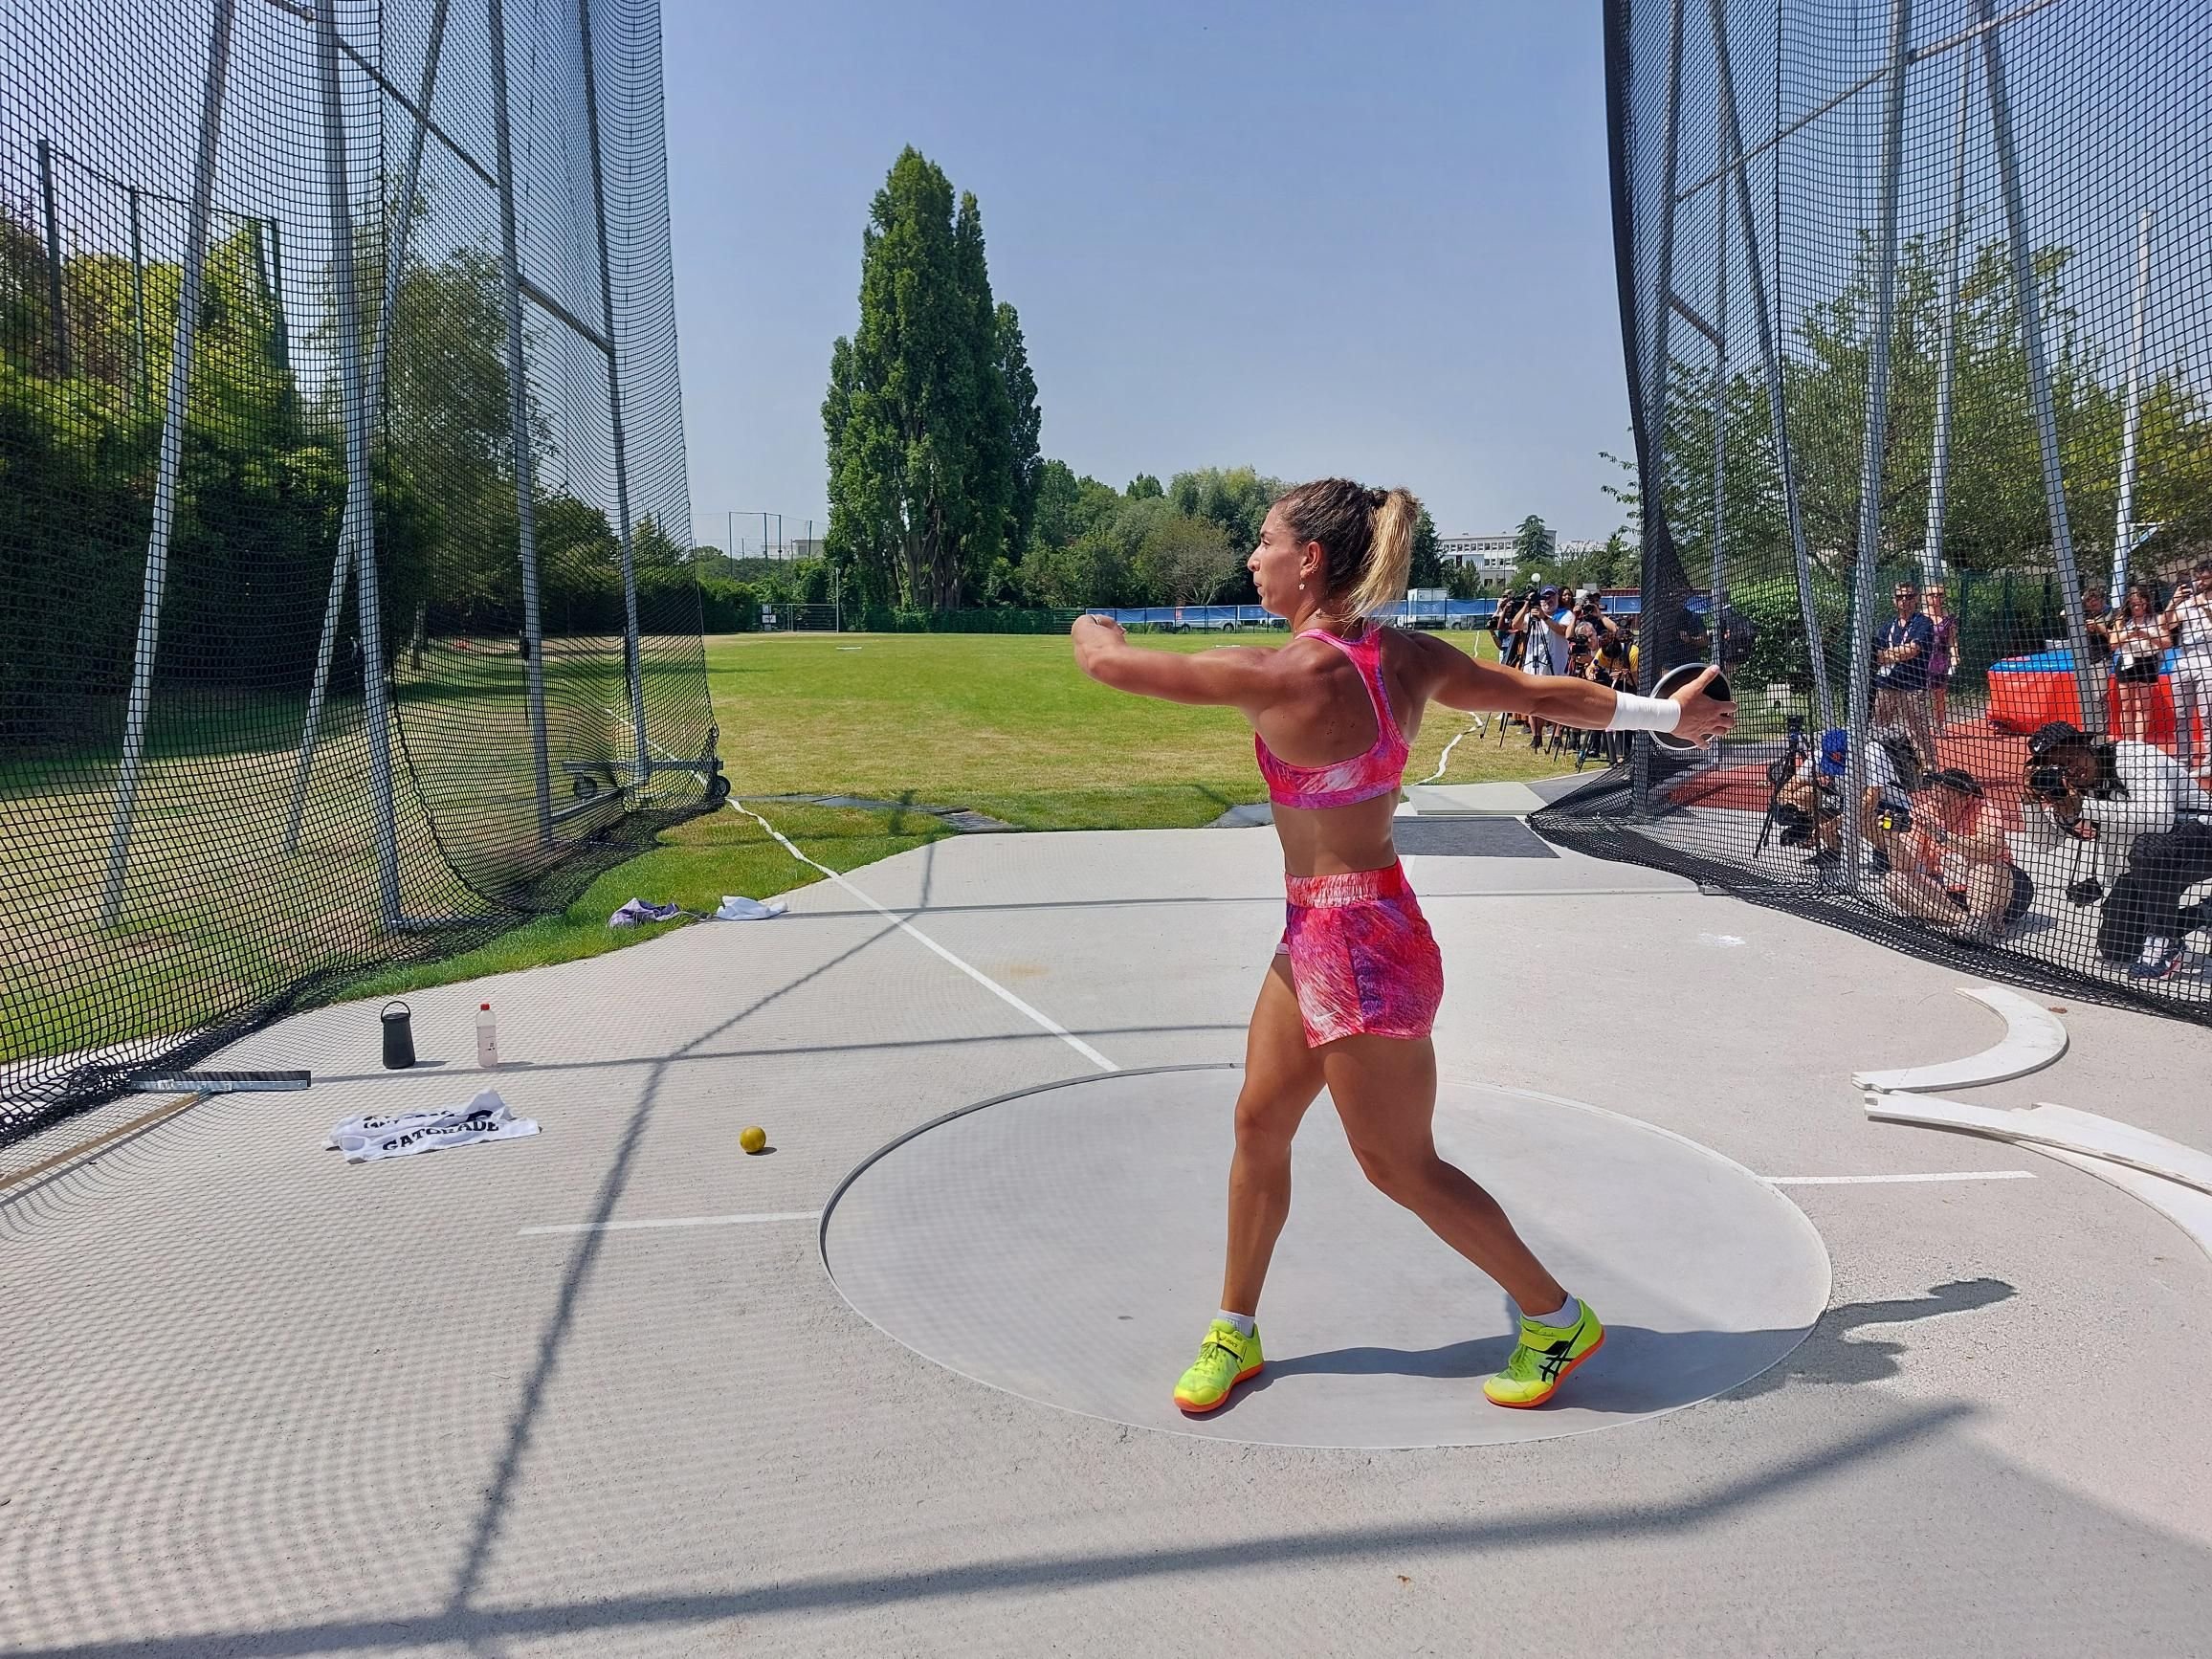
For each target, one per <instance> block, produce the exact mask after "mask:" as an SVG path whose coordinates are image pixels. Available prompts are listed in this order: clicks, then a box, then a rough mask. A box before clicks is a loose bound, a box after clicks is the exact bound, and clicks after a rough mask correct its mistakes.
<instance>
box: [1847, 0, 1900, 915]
mask: <svg viewBox="0 0 2212 1659" xmlns="http://www.w3.org/2000/svg"><path fill="white" fill-rule="evenodd" d="M1912 34H1913V0H1891V9H1890V80H1889V86H1888V88H1887V90H1886V91H1885V92H1884V94H1883V99H1882V154H1881V162H1880V178H1881V190H1882V196H1881V205H1880V208H1879V210H1878V212H1879V218H1878V220H1877V223H1876V226H1875V231H1874V260H1875V265H1874V323H1873V338H1872V340H1871V341H1870V342H1869V353H1868V355H1869V363H1868V365H1867V431H1866V450H1865V453H1863V454H1862V456H1861V457H1860V466H1859V557H1858V568H1857V570H1856V572H1855V574H1854V579H1853V581H1852V585H1851V631H1850V636H1849V644H1850V652H1851V690H1850V698H1851V700H1850V731H1851V739H1850V751H1849V762H1848V764H1847V767H1846V771H1847V778H1846V780H1845V793H1844V813H1845V820H1844V821H1845V823H1846V824H1847V825H1848V824H1850V823H1852V822H1854V821H1855V820H1856V817H1857V814H1858V810H1859V802H1860V800H1861V799H1862V798H1863V797H1864V795H1865V793H1866V788H1867V745H1868V742H1869V732H1868V729H1867V711H1868V705H1869V702H1871V700H1872V692H1873V683H1872V681H1873V675H1872V672H1871V670H1872V662H1871V650H1870V646H1869V634H1870V631H1871V630H1872V627H1873V620H1874V575H1875V571H1876V568H1877V567H1878V566H1879V564H1881V559H1882V474H1883V471H1884V468H1883V462H1884V460H1885V459H1886V458H1887V453H1888V450H1889V447H1890V344H1891V342H1890V336H1891V332H1892V331H1893V330H1894V329H1895V327H1896V321H1897V197H1898V194H1899V192H1900V190H1901V189H1902V188H1903V185H1904V176H1905V91H1906V84H1905V82H1906V75H1907V72H1908V71H1909V70H1910V68H1911V66H1912V59H1911V56H1910V47H1911V43H1912ZM1842 869H1843V876H1844V881H1845V883H1846V885H1847V886H1849V887H1852V888H1856V887H1857V886H1858V884H1859V868H1858V852H1857V847H1856V843H1855V842H1853V841H1852V840H1851V838H1850V837H1849V835H1848V834H1847V835H1846V837H1845V857H1844V860H1843V866H1842Z"/></svg>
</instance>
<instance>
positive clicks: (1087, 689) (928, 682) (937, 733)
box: [707, 633, 1559, 829]
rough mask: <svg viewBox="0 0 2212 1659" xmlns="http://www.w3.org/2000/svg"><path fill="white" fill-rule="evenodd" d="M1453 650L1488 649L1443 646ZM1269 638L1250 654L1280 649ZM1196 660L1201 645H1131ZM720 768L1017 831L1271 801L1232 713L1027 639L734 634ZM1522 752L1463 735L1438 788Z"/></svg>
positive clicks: (1429, 726) (712, 647) (1172, 817)
mask: <svg viewBox="0 0 2212 1659" xmlns="http://www.w3.org/2000/svg"><path fill="white" fill-rule="evenodd" d="M1444 637H1445V638H1447V639H1449V640H1450V641H1451V642H1452V643H1454V644H1456V645H1461V646H1462V647H1463V648H1464V647H1465V646H1466V645H1468V644H1470V643H1471V642H1477V641H1479V644H1480V649H1481V653H1482V654H1483V655H1484V656H1486V657H1487V656H1489V655H1490V654H1491V652H1490V637H1489V635H1488V634H1475V633H1461V634H1447V635H1445V636H1444ZM1282 638H1283V636H1282V635H1280V634H1261V635H1256V636H1253V639H1252V641H1249V642H1247V643H1251V642H1258V643H1265V644H1270V645H1273V644H1279V643H1280V642H1281V640H1282ZM1135 643H1137V644H1139V645H1141V646H1147V647H1151V648H1154V649H1157V650H1161V651H1179V652H1195V651H1206V650H1209V649H1211V648H1213V647H1214V646H1216V645H1218V644H1220V643H1221V641H1220V640H1219V638H1218V637H1216V636H1212V635H1206V634H1162V635H1157V636H1146V635H1139V636H1137V638H1136V641H1135ZM707 676H708V681H709V684H710V686H711V688H712V691H713V695H714V701H715V717H716V719H718V720H719V722H720V724H721V729H722V755H723V757H724V761H725V763H726V765H727V767H728V770H729V773H730V777H731V779H732V783H733V786H734V787H735V788H736V790H737V792H738V793H739V794H741V795H755V796H757V795H771V794H797V793H807V794H830V793H852V794H860V795H868V796H872V797H874V798H875V799H878V800H887V801H898V800H908V799H911V800H915V801H918V802H925V803H927V804H929V805H931V806H937V807H973V808H975V809H976V810H978V811H982V812H988V813H989V814H991V815H992V816H993V817H996V818H1004V819H1005V820H1006V821H1007V822H1008V823H1011V824H1018V825H1020V826H1021V827H1022V828H1023V829H1168V828H1183V827H1192V826H1197V825H1203V824H1210V823H1211V822H1213V820H1214V819H1216V818H1218V817H1220V816H1221V814H1222V812H1223V810H1224V809H1225V808H1227V807H1232V806H1235V805H1237V804H1239V803H1240V802H1248V801H1259V800H1264V799H1265V798H1266V794H1265V791H1264V790H1263V789H1262V787H1261V785H1260V779H1259V772H1258V769H1257V768H1256V767H1255V766H1254V764H1253V763H1252V740H1251V729H1250V727H1249V726H1247V725H1246V724H1245V722H1244V721H1243V719H1240V718H1239V717H1238V716H1237V715H1236V714H1235V712H1234V711H1232V710H1228V709H1198V708H1184V707H1182V706H1180V705H1178V704H1174V703H1163V702H1155V701H1153V700H1151V699H1150V698H1146V697H1129V696H1127V695H1125V694H1123V693H1120V692H1115V691H1109V690H1108V689H1107V688H1106V687H1104V686H1102V685H1099V684H1097V683H1096V682H1095V681H1093V680H1090V679H1086V678H1085V677H1084V676H1083V675H1081V674H1080V673H1078V672H1077V670H1076V668H1075V664H1074V659H1073V654H1072V653H1071V652H1070V649H1069V645H1068V641H1067V640H1066V639H1065V638H1062V637H1057V636H1051V635H1036V634H1029V635H1023V634H943V633H940V634H926V633H904V634H819V633H818V634H732V635H726V636H723V637H720V638H717V639H712V640H709V641H708V643H707ZM1428 713H1429V718H1428V719H1426V720H1425V721H1424V722H1423V725H1422V729H1421V734H1420V736H1419V737H1418V738H1417V739H1416V740H1415V741H1414V744H1413V757H1412V760H1411V762H1410V763H1409V764H1408V766H1407V775H1408V776H1409V777H1412V778H1425V777H1427V775H1428V774H1429V773H1430V772H1432V771H1434V770H1435V769H1436V760H1437V756H1438V755H1439V754H1440V753H1441V752H1442V751H1443V749H1444V746H1445V744H1446V743H1447V742H1448V741H1449V740H1450V739H1451V738H1452V737H1453V736H1454V735H1456V734H1457V733H1459V732H1461V731H1464V730H1465V729H1466V727H1467V725H1468V724H1469V721H1468V719H1467V718H1466V717H1464V716H1462V715H1459V714H1458V713H1457V712H1456V711H1453V710H1450V709H1443V708H1432V709H1431V710H1429V711H1428ZM1558 770H1559V764H1558V763H1557V762H1556V761H1539V760H1537V757H1535V756H1532V755H1531V754H1530V753H1529V752H1528V747H1527V739H1526V737H1525V736H1524V737H1523V739H1522V741H1521V742H1520V743H1519V744H1517V745H1516V744H1515V743H1513V742H1512V741H1510V740H1509V741H1507V743H1506V744H1505V745H1504V746H1503V747H1500V746H1499V744H1498V742H1497V741H1496V739H1495V738H1494V737H1493V738H1491V739H1490V740H1489V741H1479V742H1478V741H1476V740H1474V739H1472V738H1470V739H1469V740H1468V741H1465V742H1463V743H1461V744H1460V745H1459V746H1458V748H1456V749H1455V750H1453V751H1452V756H1451V766H1450V769H1449V771H1448V772H1447V773H1446V775H1445V778H1444V780H1443V781H1444V782H1448V783H1477V782H1482V781H1484V780H1488V779H1493V778H1527V777H1544V776H1549V775H1551V774H1553V773H1556V772H1557V771H1558Z"/></svg>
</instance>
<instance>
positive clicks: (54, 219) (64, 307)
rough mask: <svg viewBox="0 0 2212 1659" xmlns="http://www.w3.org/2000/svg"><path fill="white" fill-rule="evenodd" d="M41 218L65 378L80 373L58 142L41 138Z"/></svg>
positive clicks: (58, 352)
mask: <svg viewBox="0 0 2212 1659" xmlns="http://www.w3.org/2000/svg"><path fill="white" fill-rule="evenodd" d="M38 201H39V217H40V219H41V220H42V221H43V223H44V227H45V231H46V303H47V305H48V306H49V308H51V310H52V311H53V313H54V319H53V321H54V352H55V358H56V359H57V360H58V361H59V364H60V367H61V376H62V378H63V379H64V380H66V379H68V378H69V376H70V375H72V374H74V373H75V372H76V368H75V365H74V363H73V357H74V354H73V353H72V352H71V350H70V346H69V306H68V304H67V302H66V301H65V300H64V299H63V297H62V286H61V215H60V213H59V211H58V210H56V208H55V199H54V145H53V144H50V143H49V142H47V141H46V140H45V139H40V140H39V141H38Z"/></svg>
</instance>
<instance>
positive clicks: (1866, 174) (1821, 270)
mask: <svg viewBox="0 0 2212 1659" xmlns="http://www.w3.org/2000/svg"><path fill="white" fill-rule="evenodd" d="M1606 30H1607V57H1608V63H1607V68H1608V78H1609V96H1610V118H1611V125H1612V140H1613V144H1612V157H1613V168H1614V176H1613V188H1614V204H1615V220H1616V223H1615V232H1616V241H1617V254H1618V266H1619V275H1620V289H1621V306H1622V314H1623V324H1624V333H1625V336H1626V357H1627V365H1628V369H1629V382H1630V387H1631V392H1632V401H1633V404H1634V409H1635V421H1636V447H1637V462H1638V476H1639V488H1640V493H1641V503H1640V504H1641V512H1642V518H1643V534H1644V552H1645V566H1644V579H1643V580H1644V618H1643V622H1642V639H1641V645H1640V661H1641V666H1642V671H1643V675H1644V679H1645V683H1646V685H1647V686H1649V685H1650V684H1651V683H1652V681H1653V680H1654V679H1655V678H1656V677H1657V675H1659V673H1660V672H1661V671H1663V670H1665V669H1667V668H1669V667H1670V666H1672V665H1675V664H1678V663H1683V662H1694V661H1700V660H1710V659H1717V660H1720V661H1721V662H1723V664H1724V665H1725V666H1726V668H1727V670H1728V672H1729V675H1730V676H1731V679H1732V681H1733V685H1734V691H1735V696H1736V700H1737V703H1738V705H1739V713H1740V721H1739V726H1738V736H1737V738H1736V741H1732V742H1729V743H1727V744H1724V745H1722V746H1721V747H1720V748H1719V749H1718V750H1717V751H1715V752H1711V753H1706V754H1702V755H1696V756H1688V757H1686V756H1680V755H1670V754H1668V753H1667V752H1665V751H1664V749H1662V748H1660V747H1658V746H1656V745H1651V744H1648V743H1647V744H1645V745H1644V746H1642V747H1641V748H1640V749H1639V752H1638V758H1637V760H1636V763H1635V764H1634V766H1633V767H1632V768H1630V769H1628V770H1626V771H1625V772H1624V773H1623V775H1621V776H1620V777H1618V778H1615V779H1613V780H1610V781H1609V782H1608V783H1607V785H1604V786H1603V787H1600V788H1596V789H1593V790H1591V791H1588V792H1586V793H1585V794H1584V795H1582V796H1581V797H1578V798H1576V799H1575V800H1574V801H1572V802H1571V803H1570V804H1568V805H1566V806H1564V807H1560V808H1558V809H1555V810H1553V811H1552V812H1550V813H1547V814H1546V815H1545V816H1544V819H1543V820H1542V827H1543V828H1545V829H1546V830H1547V832H1549V833H1551V834H1553V835H1555V836H1557V837H1559V838H1560V839H1562V840H1566V841H1571V842H1574V843H1576V844H1578V845H1581V846H1584V847H1586V848H1589V849H1591V850H1593V851H1600V852H1611V853H1614V854H1617V855H1623V856H1628V857H1633V858H1639V859H1643V860H1646V861H1648V862H1651V863H1655V864H1661V865H1666V866H1669V867H1671V868H1676V869H1681V870H1685V871H1690V872H1693V873H1695V874H1699V875H1700V876H1702V877H1705V878H1707V879H1710V880H1712V881H1714V882H1717V883H1719V884H1721V885H1723V886H1726V887H1729V888H1731V889H1733V890H1735V891H1737V892H1740V893H1743V894H1745V895H1747V896H1752V897H1755V898H1758V899H1759V900H1761V901H1762V902H1769V903H1774V904H1779V905H1781V906H1785V907H1787V908H1790V909H1794V910H1800V911H1803V912H1805V913H1807V914H1812V915H1818V916H1821V917H1823V918H1827V919H1830V920H1835V921H1839V922H1842V923H1844V924H1845V925H1847V926H1851V927H1855V928H1857V929H1859V930H1861V931H1866V932H1870V933H1874V934H1876V935H1878V936H1879V937H1882V938H1884V939H1886V940H1891V941H1893V942H1896V943H1899V944H1902V945H1905V946H1906V947H1907V948H1911V949H1915V950H1919V951H1922V952H1924V953H1927V954H1932V955H1936V956H1941V957H1945V958H1954V957H1955V958H1957V959H1958V960H1960V961H1961V962H1973V963H1974V964H1976V965H1977V966H1978V967H1980V968H1981V969H1982V970H1983V971H1989V972H1998V973H2002V974H2005V975H2007V976H2009V977H2013V978H2019V979H2026V980H2031V981H2035V982H2037V983H2043V984H2050V985H2053V986H2057V987H2061V988H2066V989H2069V990H2071V991H2073V992H2075V993H2077V994H2082V993H2087V994H2096V995H2104V996H2111V997H2116V998H2121V999H2135V1000H2138V1001H2141V1002H2144V1003H2146V1004H2147V1005H2148V1006H2157V1007H2160V1008H2162V1009H2165V1010H2167V1011H2172V1012H2178V1013H2185V1014H2188V1015H2190V1016H2192V1017H2196V1018H2212V976H2208V975H2207V972H2206V968H2205V959H2204V957H2203V956H2202V955H2201V947H2204V946H2207V945H2212V935H2208V934H2207V933H2206V932H2205V931H2204V929H2205V927H2206V925H2207V924H2208V923H2212V914H2208V912H2207V909H2206V907H2205V905H2204V903H2203V899H2204V896H2205V895H2206V894H2207V893H2212V886H2208V885H2207V883H2212V799H2208V798H2207V796H2206V794H2205V790H2204V785H2205V782H2206V777H2207V768H2208V767H2212V280H2208V279H2207V277H2206V269H2207V268H2206V265H2205V253H2206V250H2207V248H2208V247H2212V105H2207V103H2206V101H2205V99H2204V95H2203V87H2204V86H2205V84H2206V83H2207V77H2212V30H2207V28H2206V27H2205V13H2204V11H2203V8H2202V7H2201V5H2200V4H2197V3H2195V0H2136V3H2135V4H2131V5H2127V6H2108V5H2100V4H2097V3H2096V0H1758V3H1756V4H1754V3H1751V0H1609V3H1608V5H1607V8H1606ZM1716 615H1717V616H1718V617H1720V618H1722V619H1725V625H1724V626H1717V627H1716V626H1714V625H1713V619H1714V617H1715V616H1716ZM2061 721H2063V722H2066V725H2064V726H2061V725H2060V724H2058V722H2061ZM2069 730H2070V731H2078V733H2079V734H2080V736H2079V738H2078V739H2077V738H2074V737H2071V736H2069V735H2068V733H2069Z"/></svg>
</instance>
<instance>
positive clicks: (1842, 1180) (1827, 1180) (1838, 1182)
mask: <svg viewBox="0 0 2212 1659" xmlns="http://www.w3.org/2000/svg"><path fill="white" fill-rule="evenodd" d="M1759 1179H1760V1180H1762V1181H1764V1182H1765V1183H1767V1185H1769V1186H1886V1185H1890V1184H1891V1183H1907V1182H1924V1181H2033V1180H2034V1179H2035V1171H2034V1170H2032V1169H1952V1170H1944V1171H1942V1172H1940V1173H1938V1174H1935V1175H1766V1176H1761V1177H1760V1178H1759Z"/></svg>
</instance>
